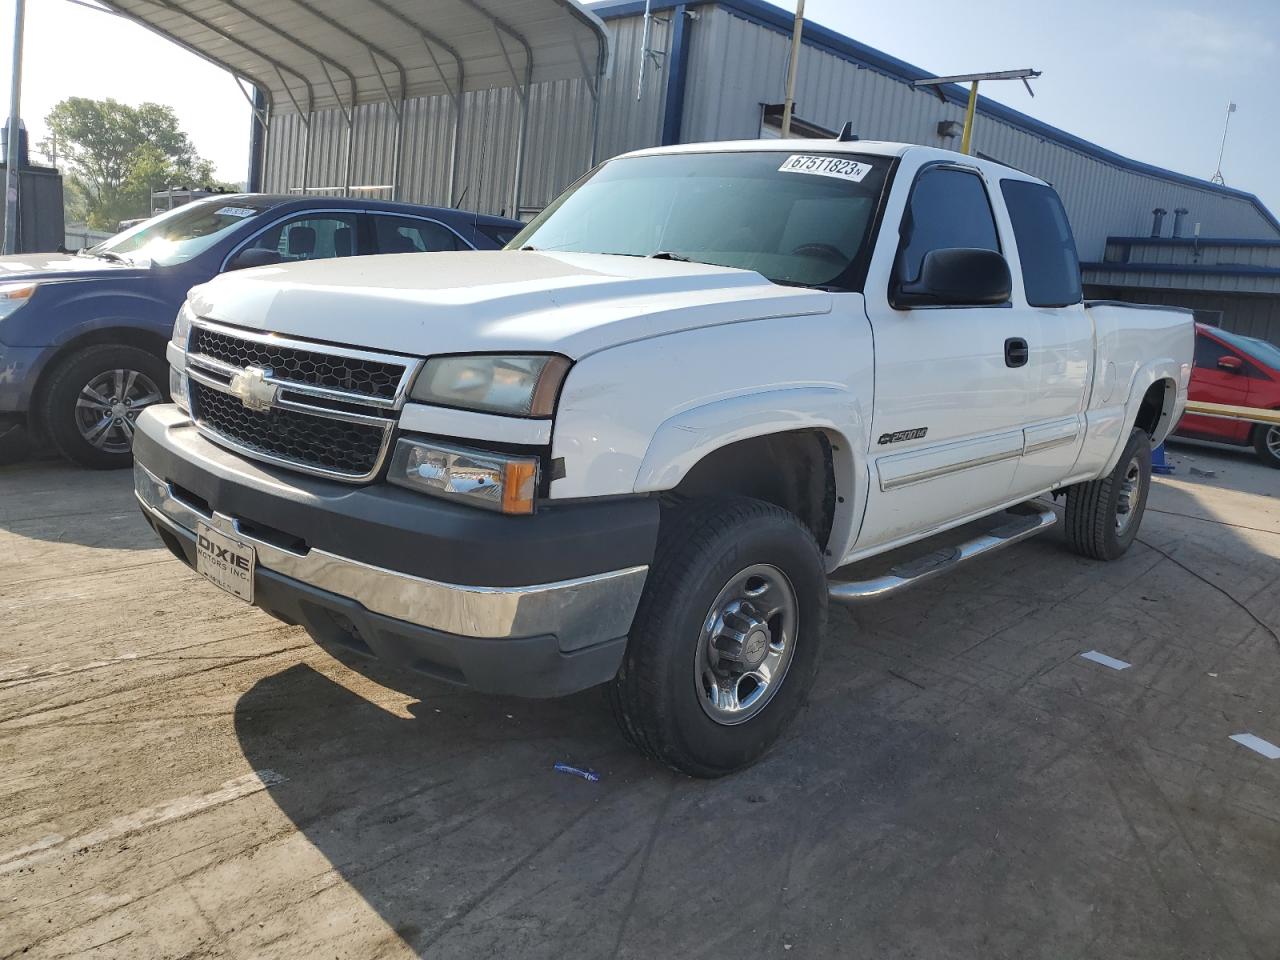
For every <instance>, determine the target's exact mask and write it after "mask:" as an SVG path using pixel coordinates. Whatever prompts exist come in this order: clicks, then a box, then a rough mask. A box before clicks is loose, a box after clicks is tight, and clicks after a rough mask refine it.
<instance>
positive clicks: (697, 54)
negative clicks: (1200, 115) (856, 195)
mask: <svg viewBox="0 0 1280 960" xmlns="http://www.w3.org/2000/svg"><path fill="white" fill-rule="evenodd" d="M698 14H699V17H698V19H697V20H696V21H695V22H694V23H693V24H692V30H691V41H692V43H693V47H692V50H691V55H690V58H689V80H688V89H687V92H686V97H685V115H684V130H683V131H682V139H683V140H685V141H698V140H730V139H738V138H749V137H756V136H758V135H759V129H760V125H759V119H760V104H761V103H778V102H780V101H781V100H782V97H783V89H784V86H785V77H786V68H787V59H788V57H789V52H790V51H789V39H788V38H787V37H786V36H785V35H784V34H781V33H779V32H777V31H776V30H771V29H767V28H764V27H761V26H759V25H758V24H755V23H752V22H750V21H748V20H745V19H743V18H742V17H739V16H737V15H736V14H735V13H733V12H732V11H730V10H728V9H727V8H725V7H719V6H704V7H699V8H698ZM796 103H797V111H796V112H797V115H799V116H801V117H803V118H804V119H806V120H809V121H812V122H814V123H818V124H820V125H822V126H825V127H828V128H831V129H837V130H838V129H839V128H840V127H841V126H843V124H844V123H845V121H847V120H852V121H853V126H854V130H855V132H856V133H857V134H858V135H859V136H860V137H862V138H863V139H864V140H897V141H905V142H908V143H921V144H927V145H929V146H937V147H946V148H948V149H953V150H954V149H959V143H958V138H953V139H948V140H943V139H942V138H940V137H939V136H938V135H937V127H938V122H939V121H941V120H959V121H962V120H963V119H964V111H963V109H962V108H961V107H959V106H957V105H955V104H951V103H943V102H942V101H940V100H939V99H938V97H937V95H936V94H933V93H930V92H928V91H925V90H916V89H913V88H912V87H910V86H908V85H907V84H906V83H904V82H903V81H901V80H899V79H897V78H893V77H888V76H885V75H883V74H881V73H877V72H876V71H874V70H870V69H868V68H865V67H860V66H858V65H856V64H853V63H850V62H849V61H847V60H844V59H842V58H840V57H837V56H835V55H833V54H830V53H827V52H824V51H822V50H818V49H815V48H813V47H808V46H806V47H805V49H804V52H803V54H802V56H801V60H800V64H799V69H798V76H797V80H796ZM974 149H975V151H977V152H980V153H982V154H984V155H986V156H989V157H991V158H992V159H995V160H998V161H1000V162H1002V163H1006V164H1008V165H1010V166H1013V167H1016V168H1018V169H1020V170H1024V171H1026V172H1027V173H1030V174H1032V175H1033V176H1037V177H1040V178H1042V179H1044V180H1047V181H1048V182H1050V183H1052V184H1053V185H1054V186H1055V187H1056V188H1057V189H1058V192H1059V193H1060V194H1061V195H1062V199H1063V202H1064V203H1065V204H1066V207H1067V212H1068V215H1069V216H1070V218H1071V223H1072V226H1073V227H1074V229H1075V233H1076V242H1077V244H1078V245H1079V247H1080V255H1081V257H1082V259H1085V260H1100V259H1102V252H1103V247H1104V245H1105V243H1106V238H1107V236H1108V235H1129V236H1142V235H1143V234H1145V233H1147V232H1149V230H1150V228H1151V211H1152V209H1153V208H1154V207H1164V208H1165V209H1166V210H1168V211H1170V212H1171V213H1172V211H1173V210H1174V209H1175V208H1176V207H1186V208H1187V209H1188V210H1189V211H1190V212H1189V214H1188V216H1187V223H1189V224H1190V223H1195V222H1197V221H1199V222H1200V223H1201V225H1202V230H1203V231H1204V233H1205V235H1206V236H1219V237H1241V238H1257V239H1261V238H1272V237H1275V236H1276V235H1277V234H1276V231H1275V230H1274V229H1273V228H1271V227H1270V226H1269V225H1267V224H1266V222H1265V221H1264V220H1263V219H1262V218H1261V217H1260V216H1259V215H1258V212H1257V210H1256V209H1255V208H1254V207H1253V205H1252V204H1250V203H1249V202H1248V201H1246V200H1242V199H1238V198H1235V197H1229V196H1223V195H1222V194H1219V193H1215V192H1214V191H1212V190H1210V189H1206V190H1200V189H1196V188H1194V187H1190V186H1183V185H1181V184H1177V183H1172V182H1169V181H1163V180H1158V179H1156V178H1153V177H1149V176H1144V175H1142V174H1139V173H1134V172H1131V171H1128V170H1124V169H1122V168H1119V167H1116V166H1113V165H1111V164H1107V163H1104V162H1102V161H1101V160H1099V159H1097V158H1096V157H1092V156H1089V155H1087V154H1084V153H1081V152H1079V151H1076V150H1073V149H1071V148H1069V147H1067V146H1064V145H1062V144H1059V143H1054V142H1051V141H1047V140H1044V139H1042V138H1041V137H1039V136H1037V135H1034V134H1031V133H1028V132H1026V131H1024V130H1021V129H1018V128H1017V127H1014V126H1012V125H1011V124H1009V123H1007V122H1005V121H1002V120H998V119H993V118H990V117H983V116H980V117H979V118H978V121H977V124H976V126H975V133H974ZM1167 229H1168V218H1167V219H1166V230H1167Z"/></svg>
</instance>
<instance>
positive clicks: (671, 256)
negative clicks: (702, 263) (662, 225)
mask: <svg viewBox="0 0 1280 960" xmlns="http://www.w3.org/2000/svg"><path fill="white" fill-rule="evenodd" d="M649 259H650V260H678V261H679V262H680V263H692V262H693V261H692V260H690V259H689V258H688V257H686V256H685V255H684V254H683V253H673V252H672V251H670V250H658V251H655V252H654V253H651V254H649Z"/></svg>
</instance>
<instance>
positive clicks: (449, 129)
mask: <svg viewBox="0 0 1280 960" xmlns="http://www.w3.org/2000/svg"><path fill="white" fill-rule="evenodd" d="M643 25H644V21H643V18H641V17H625V18H619V19H616V20H611V21H609V23H608V27H609V29H610V32H611V33H612V34H613V38H614V58H613V69H612V73H611V76H610V77H609V78H608V79H606V80H605V82H604V84H603V87H602V97H601V102H600V128H599V134H598V138H599V139H598V143H599V146H598V156H599V157H600V158H601V159H605V158H607V157H611V156H615V155H616V154H619V153H625V152H626V151H628V150H634V149H637V148H640V147H647V146H652V145H653V144H655V143H657V142H658V140H659V139H660V137H661V133H662V103H663V97H664V95H665V91H666V77H665V73H664V72H663V71H662V70H660V69H656V68H654V67H653V65H652V64H651V65H650V68H649V69H648V70H647V75H646V78H645V91H644V96H643V97H642V98H641V100H640V101H639V102H637V101H636V77H637V71H638V68H639V61H640V47H641V35H642V31H643ZM670 30H671V26H670V23H669V22H665V21H657V20H655V22H654V24H653V31H652V36H651V37H650V41H649V44H650V48H651V49H657V50H666V49H667V45H668V42H669V33H670ZM591 107H592V103H591V95H590V91H589V88H588V87H587V85H586V83H585V82H584V81H580V80H560V81H556V82H554V83H540V84H535V85H534V86H533V89H532V91H531V92H530V100H529V128H528V141H527V145H526V148H525V150H526V152H525V170H524V182H523V185H522V188H521V192H520V205H521V207H522V208H523V209H524V210H525V211H526V213H527V212H528V211H531V210H538V209H541V208H542V207H544V206H546V205H547V204H548V203H550V202H551V201H552V200H553V199H555V197H556V195H557V194H559V193H560V191H561V190H563V189H564V188H565V187H566V186H568V185H569V184H570V183H572V182H573V181H574V180H576V179H577V178H578V177H579V176H581V175H582V174H583V173H584V172H585V171H586V170H587V168H588V167H589V165H590V159H591ZM453 116H454V111H453V105H452V103H451V102H450V100H449V99H448V98H447V97H430V98H418V99H413V100H410V101H408V102H407V103H406V105H405V115H404V126H403V134H402V135H403V143H404V147H403V153H402V161H401V162H402V170H401V175H400V183H401V189H400V198H401V199H402V200H406V201H409V202H411V203H430V204H446V205H447V204H450V203H457V204H458V205H459V206H461V207H464V208H466V209H470V210H478V211H481V212H483V213H499V214H506V215H508V216H510V215H511V206H512V196H511V183H512V177H513V176H514V174H515V151H516V142H517V139H518V134H519V129H520V105H519V98H518V97H517V95H516V92H515V90H513V89H509V88H508V89H502V90H482V91H476V92H473V93H468V94H466V96H465V97H464V98H463V122H462V127H461V130H460V134H459V136H460V137H461V144H460V150H459V168H458V176H457V188H456V193H455V196H454V197H450V196H449V189H448V185H449V160H450V151H451V145H452V137H453ZM354 142H355V150H354V153H353V157H352V164H351V171H352V173H351V183H352V185H354V186H369V185H381V184H390V183H391V182H392V171H393V163H394V150H393V144H394V142H395V114H394V112H393V111H392V110H391V108H390V106H389V105H388V104H385V103H380V104H368V105H365V106H360V107H358V108H357V109H356V112H355V139H354ZM304 147H305V125H304V124H303V123H302V118H301V117H300V116H298V115H297V114H294V113H288V114H279V115H276V116H274V117H272V119H271V126H270V132H269V134H268V149H267V164H266V170H265V179H264V183H265V189H266V190H267V191H268V192H279V193H283V192H286V191H288V190H290V189H294V188H298V187H301V186H303V185H304V178H303V174H302V161H303V154H304ZM346 151H347V130H346V121H345V119H344V118H343V115H342V113H341V112H340V111H338V110H328V111H324V112H322V113H317V114H315V116H314V118H313V120H312V131H311V159H310V162H309V163H308V173H307V176H306V178H305V185H306V186H308V187H310V188H312V189H315V188H323V187H332V186H341V185H342V184H343V172H344V170H345V163H346Z"/></svg>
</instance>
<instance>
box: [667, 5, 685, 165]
mask: <svg viewBox="0 0 1280 960" xmlns="http://www.w3.org/2000/svg"><path fill="white" fill-rule="evenodd" d="M671 15H672V16H673V17H674V18H675V22H674V23H673V24H672V25H671V49H670V50H669V51H668V52H667V63H668V64H669V70H668V73H667V95H666V98H665V100H664V101H663V104H662V145H663V146H664V147H667V146H670V145H671V144H673V143H679V142H680V132H681V130H682V129H683V127H684V88H685V82H686V80H687V78H688V76H689V44H688V37H687V33H688V30H689V17H688V10H687V8H686V7H685V5H684V4H683V3H682V4H680V5H679V6H677V7H676V8H675V10H674V11H673V12H672V14H671Z"/></svg>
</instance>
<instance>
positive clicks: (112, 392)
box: [40, 344, 169, 470]
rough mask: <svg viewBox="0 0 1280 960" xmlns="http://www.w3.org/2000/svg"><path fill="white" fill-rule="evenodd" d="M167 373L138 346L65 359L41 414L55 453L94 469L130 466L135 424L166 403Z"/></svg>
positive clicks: (101, 348)
mask: <svg viewBox="0 0 1280 960" xmlns="http://www.w3.org/2000/svg"><path fill="white" fill-rule="evenodd" d="M168 383H169V368H168V365H167V364H166V363H165V362H164V361H163V360H162V359H160V358H159V357H157V356H156V355H155V354H153V353H148V352H147V351H146V350H142V349H140V348H138V347H128V346H123V345H116V344H102V345H98V346H92V347H85V348H84V349H83V350H78V351H76V352H75V353H73V354H71V356H69V357H67V358H66V359H65V360H63V361H62V362H61V363H60V364H59V365H58V367H57V368H56V369H55V370H54V371H53V373H52V374H51V375H50V379H49V384H48V387H47V388H46V389H45V391H44V402H43V404H42V405H41V409H40V415H41V420H42V421H43V425H44V428H45V431H46V433H47V434H48V437H49V440H50V442H51V443H52V444H53V446H54V448H55V449H57V451H58V452H59V453H60V454H62V455H63V456H64V457H66V458H67V459H68V460H70V461H72V462H73V463H78V464H80V465H81V466H83V467H91V468H93V469H97V470H111V469H116V468H120V467H127V466H129V465H130V464H132V463H133V451H132V442H133V422H134V420H135V419H136V418H137V415H138V414H139V413H141V412H142V410H143V408H144V407H147V406H150V405H151V404H153V403H163V402H165V401H166V400H167V399H168Z"/></svg>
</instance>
